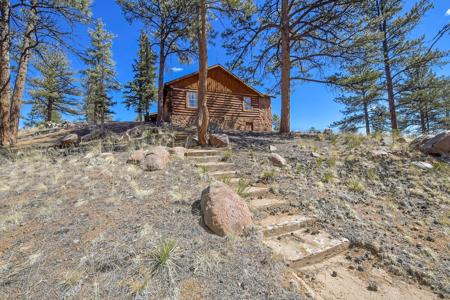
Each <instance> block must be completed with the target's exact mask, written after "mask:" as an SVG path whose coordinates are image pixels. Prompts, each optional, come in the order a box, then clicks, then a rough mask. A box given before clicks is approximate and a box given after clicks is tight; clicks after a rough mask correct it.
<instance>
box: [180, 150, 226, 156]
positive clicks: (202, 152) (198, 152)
mask: <svg viewBox="0 0 450 300" xmlns="http://www.w3.org/2000/svg"><path fill="white" fill-rule="evenodd" d="M220 152H221V151H219V150H214V149H192V150H188V151H186V153H185V156H187V157H196V156H217V155H219V154H220Z"/></svg>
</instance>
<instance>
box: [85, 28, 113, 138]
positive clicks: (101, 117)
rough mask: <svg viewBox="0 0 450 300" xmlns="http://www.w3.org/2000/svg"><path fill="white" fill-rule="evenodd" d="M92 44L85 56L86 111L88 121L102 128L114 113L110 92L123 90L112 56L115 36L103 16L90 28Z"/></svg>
mask: <svg viewBox="0 0 450 300" xmlns="http://www.w3.org/2000/svg"><path fill="white" fill-rule="evenodd" d="M89 36H90V39H91V46H90V47H89V48H88V49H87V53H86V57H85V59H84V61H85V64H86V65H87V69H86V70H85V71H84V72H83V73H84V77H85V87H86V93H85V104H84V105H85V114H86V118H87V120H88V121H92V122H94V123H95V124H99V123H100V125H101V127H102V130H103V125H104V123H105V120H106V119H110V117H111V115H112V111H111V106H112V105H114V104H115V102H114V101H113V98H112V96H111V95H110V93H111V92H112V91H117V90H119V89H120V85H119V83H118V82H117V80H116V71H115V62H114V61H113V58H112V49H111V48H112V41H113V39H114V35H113V34H111V33H109V32H108V31H106V29H105V24H104V23H103V22H102V20H101V19H98V20H97V21H96V23H95V28H94V29H90V30H89Z"/></svg>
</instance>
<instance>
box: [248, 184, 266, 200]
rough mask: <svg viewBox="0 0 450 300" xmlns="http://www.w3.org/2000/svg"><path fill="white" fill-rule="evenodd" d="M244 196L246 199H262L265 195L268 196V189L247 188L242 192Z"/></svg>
mask: <svg viewBox="0 0 450 300" xmlns="http://www.w3.org/2000/svg"><path fill="white" fill-rule="evenodd" d="M244 194H246V195H247V197H253V198H256V197H262V196H265V195H267V194H270V188H268V187H259V186H249V187H247V188H246V189H245V190H244Z"/></svg>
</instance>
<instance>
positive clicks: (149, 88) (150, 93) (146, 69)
mask: <svg viewBox="0 0 450 300" xmlns="http://www.w3.org/2000/svg"><path fill="white" fill-rule="evenodd" d="M155 69H156V68H155V55H154V53H153V51H152V48H151V46H150V42H149V39H148V36H147V34H146V33H145V32H144V31H142V32H141V35H140V37H139V51H138V57H137V59H135V61H134V64H133V73H134V75H133V80H132V81H130V82H129V83H128V84H127V85H126V86H125V89H126V90H125V101H124V103H125V106H126V107H127V108H128V109H130V108H133V109H134V111H135V112H136V113H137V114H138V119H139V121H143V120H145V121H148V120H149V114H150V104H151V103H152V102H155V101H156V100H157V95H156V88H155V78H156V74H155Z"/></svg>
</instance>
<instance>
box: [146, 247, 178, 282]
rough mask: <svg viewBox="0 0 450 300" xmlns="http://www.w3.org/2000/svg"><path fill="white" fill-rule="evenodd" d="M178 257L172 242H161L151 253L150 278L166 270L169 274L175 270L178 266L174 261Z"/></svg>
mask: <svg viewBox="0 0 450 300" xmlns="http://www.w3.org/2000/svg"><path fill="white" fill-rule="evenodd" d="M177 257H178V247H177V243H176V241H174V240H167V241H164V240H161V241H160V242H159V243H158V245H156V247H155V249H154V250H153V251H152V253H151V261H152V272H151V274H152V277H154V276H156V275H158V274H160V273H161V272H162V271H164V270H167V271H168V272H169V273H170V272H172V271H173V270H175V269H176V268H177V267H178V265H177V264H176V259H177Z"/></svg>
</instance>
